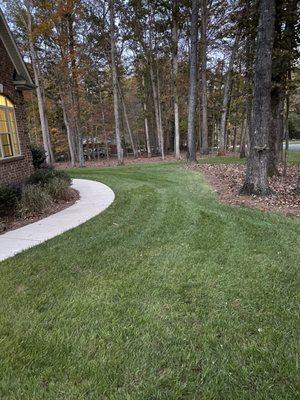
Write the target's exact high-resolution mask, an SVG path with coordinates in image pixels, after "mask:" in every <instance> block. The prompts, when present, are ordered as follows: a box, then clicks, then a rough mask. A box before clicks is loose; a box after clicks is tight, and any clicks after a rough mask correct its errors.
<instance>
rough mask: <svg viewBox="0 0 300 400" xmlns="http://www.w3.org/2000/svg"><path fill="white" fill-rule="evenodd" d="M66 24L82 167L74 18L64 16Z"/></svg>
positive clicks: (78, 150) (70, 15)
mask: <svg viewBox="0 0 300 400" xmlns="http://www.w3.org/2000/svg"><path fill="white" fill-rule="evenodd" d="M66 17H67V23H68V39H69V56H70V61H71V79H70V84H69V85H70V93H71V99H72V113H73V119H74V124H75V131H74V132H75V135H76V146H77V157H78V160H77V161H78V163H79V166H80V167H83V166H84V154H83V144H82V127H81V113H80V104H79V88H78V73H77V66H76V55H75V40H74V29H73V23H74V16H73V15H72V14H71V13H69V14H67V15H66Z"/></svg>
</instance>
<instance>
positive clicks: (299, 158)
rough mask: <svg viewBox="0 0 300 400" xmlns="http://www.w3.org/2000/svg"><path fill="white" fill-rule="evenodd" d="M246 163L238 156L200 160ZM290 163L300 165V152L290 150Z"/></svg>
mask: <svg viewBox="0 0 300 400" xmlns="http://www.w3.org/2000/svg"><path fill="white" fill-rule="evenodd" d="M245 162H246V159H245V158H239V157H238V156H236V157H235V156H225V157H217V156H214V157H205V158H199V160H198V163H199V164H237V163H238V164H243V163H245ZM288 162H289V163H291V164H300V151H298V150H290V151H289V152H288Z"/></svg>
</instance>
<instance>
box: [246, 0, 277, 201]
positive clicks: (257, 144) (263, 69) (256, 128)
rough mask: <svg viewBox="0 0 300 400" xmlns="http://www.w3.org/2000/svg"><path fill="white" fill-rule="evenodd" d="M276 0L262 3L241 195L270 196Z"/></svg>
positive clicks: (262, 1) (266, 0)
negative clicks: (269, 172) (247, 154)
mask: <svg viewBox="0 0 300 400" xmlns="http://www.w3.org/2000/svg"><path fill="white" fill-rule="evenodd" d="M274 22H275V0H261V1H260V4H259V25H258V34H257V47H256V59H255V70H254V97H253V114H252V115H253V119H252V123H251V132H250V155H249V159H248V163H247V170H246V177H245V182H244V185H243V187H242V188H241V194H248V195H251V194H255V195H258V196H266V195H268V194H270V188H269V183H268V174H267V161H268V137H269V131H270V119H271V87H272V84H271V75H272V49H273V38H274Z"/></svg>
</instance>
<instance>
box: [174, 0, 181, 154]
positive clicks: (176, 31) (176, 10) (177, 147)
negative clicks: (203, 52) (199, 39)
mask: <svg viewBox="0 0 300 400" xmlns="http://www.w3.org/2000/svg"><path fill="white" fill-rule="evenodd" d="M172 14H173V27H172V75H173V101H174V130H175V135H174V154H175V158H176V159H177V160H179V159H180V133H179V107H178V83H177V80H178V38H179V21H178V19H179V1H178V0H174V1H173V9H172Z"/></svg>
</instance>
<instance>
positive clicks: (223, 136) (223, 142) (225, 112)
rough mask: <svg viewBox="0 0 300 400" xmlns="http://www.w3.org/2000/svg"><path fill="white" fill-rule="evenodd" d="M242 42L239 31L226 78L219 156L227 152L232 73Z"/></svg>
mask: <svg viewBox="0 0 300 400" xmlns="http://www.w3.org/2000/svg"><path fill="white" fill-rule="evenodd" d="M239 40H240V30H238V32H237V34H236V36H235V40H234V44H233V48H232V51H231V56H230V60H229V65H228V70H227V73H226V77H225V83H224V97H223V106H222V114H221V122H220V131H219V146H218V148H219V154H220V155H223V154H224V153H225V150H226V128H227V119H228V111H229V105H230V95H231V88H232V72H233V65H234V61H235V58H236V54H237V51H238V46H239Z"/></svg>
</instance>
